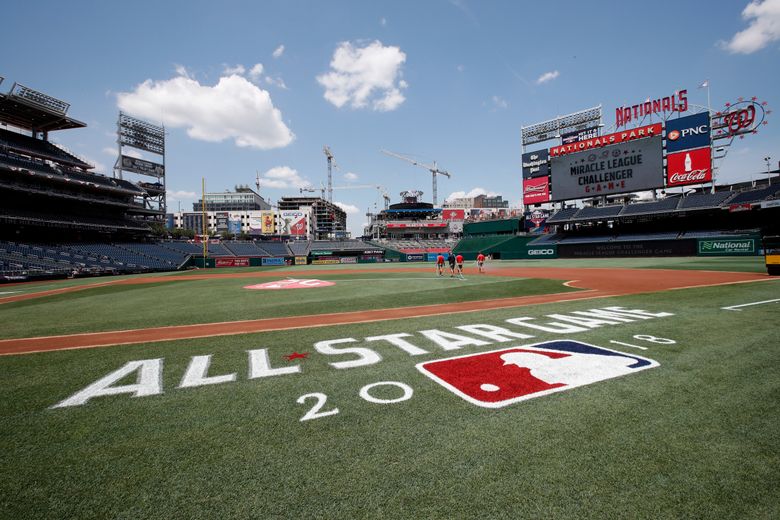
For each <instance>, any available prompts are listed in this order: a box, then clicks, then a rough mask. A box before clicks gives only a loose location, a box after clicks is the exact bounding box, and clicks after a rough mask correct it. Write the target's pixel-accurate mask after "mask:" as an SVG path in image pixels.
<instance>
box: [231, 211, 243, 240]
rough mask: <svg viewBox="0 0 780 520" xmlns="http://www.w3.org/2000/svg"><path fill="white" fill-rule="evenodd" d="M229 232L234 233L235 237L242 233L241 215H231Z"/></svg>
mask: <svg viewBox="0 0 780 520" xmlns="http://www.w3.org/2000/svg"><path fill="white" fill-rule="evenodd" d="M228 232H229V233H233V234H234V235H238V234H240V233H241V215H240V214H232V213H231V214H230V218H229V219H228Z"/></svg>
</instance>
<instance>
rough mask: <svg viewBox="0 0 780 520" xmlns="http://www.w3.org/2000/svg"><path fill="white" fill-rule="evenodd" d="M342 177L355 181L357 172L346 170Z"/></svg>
mask: <svg viewBox="0 0 780 520" xmlns="http://www.w3.org/2000/svg"><path fill="white" fill-rule="evenodd" d="M344 178H345V179H347V180H348V181H356V180H357V178H358V175H357V173H352V172H347V173H345V174H344Z"/></svg>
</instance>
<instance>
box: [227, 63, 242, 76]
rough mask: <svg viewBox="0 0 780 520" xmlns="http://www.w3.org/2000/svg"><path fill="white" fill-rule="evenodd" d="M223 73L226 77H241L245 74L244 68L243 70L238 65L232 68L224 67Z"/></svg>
mask: <svg viewBox="0 0 780 520" xmlns="http://www.w3.org/2000/svg"><path fill="white" fill-rule="evenodd" d="M223 72H224V74H225V75H226V76H232V75H233V74H238V75H239V76H243V75H244V74H246V68H244V66H243V65H241V64H240V63H239V64H238V65H236V66H234V67H231V66H230V65H225V68H224V69H223Z"/></svg>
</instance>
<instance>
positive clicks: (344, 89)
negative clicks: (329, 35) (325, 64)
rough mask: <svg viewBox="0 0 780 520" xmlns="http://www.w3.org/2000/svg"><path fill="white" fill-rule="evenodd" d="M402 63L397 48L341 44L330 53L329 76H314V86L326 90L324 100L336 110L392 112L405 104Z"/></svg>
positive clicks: (401, 57)
mask: <svg viewBox="0 0 780 520" xmlns="http://www.w3.org/2000/svg"><path fill="white" fill-rule="evenodd" d="M405 61H406V54H405V53H403V52H402V51H401V49H400V48H399V47H393V46H384V45H383V44H382V42H380V41H378V40H377V41H374V42H372V43H370V44H368V45H366V46H364V47H358V46H356V45H353V44H352V43H350V42H342V43H341V44H340V45H339V46H338V47H337V48H336V50H335V52H334V53H333V58H332V59H331V62H330V69H331V70H330V72H327V73H325V74H321V75H319V76H317V82H318V83H319V84H320V85H322V86H323V87H325V94H324V97H325V99H326V100H328V101H329V102H330V103H332V104H333V105H335V106H337V107H339V108H341V107H343V106H344V105H349V106H350V107H351V108H368V107H370V108H371V109H373V110H377V111H382V112H386V111H390V110H395V109H396V108H398V107H399V106H400V105H401V104H402V103H403V102H404V101H405V100H406V98H405V97H404V95H403V94H402V93H401V91H402V90H403V89H405V88H407V87H408V84H407V83H406V82H405V81H404V80H403V79H401V76H402V73H401V66H402V65H403V64H404V62H405Z"/></svg>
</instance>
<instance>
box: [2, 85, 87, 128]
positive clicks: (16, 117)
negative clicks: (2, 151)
mask: <svg viewBox="0 0 780 520" xmlns="http://www.w3.org/2000/svg"><path fill="white" fill-rule="evenodd" d="M16 91H17V89H16V88H14V89H11V92H9V93H8V94H0V121H2V122H5V123H8V124H10V125H13V126H16V127H19V128H24V129H28V130H36V131H38V132H51V131H54V130H67V129H69V128H84V127H86V126H87V125H86V123H82V122H81V121H78V120H76V119H73V118H72V117H68V116H67V115H66V112H67V109H68V105H67V104H65V103H63V102H61V101H58V100H56V99H55V98H51V97H49V96H46V95H45V94H41V95H40V96H38V97H37V99H36V97H33V96H25V97H23V96H21V95H18V94H16V93H15V92H16ZM49 100H53V101H55V102H58V103H49V102H48V101H49Z"/></svg>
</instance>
